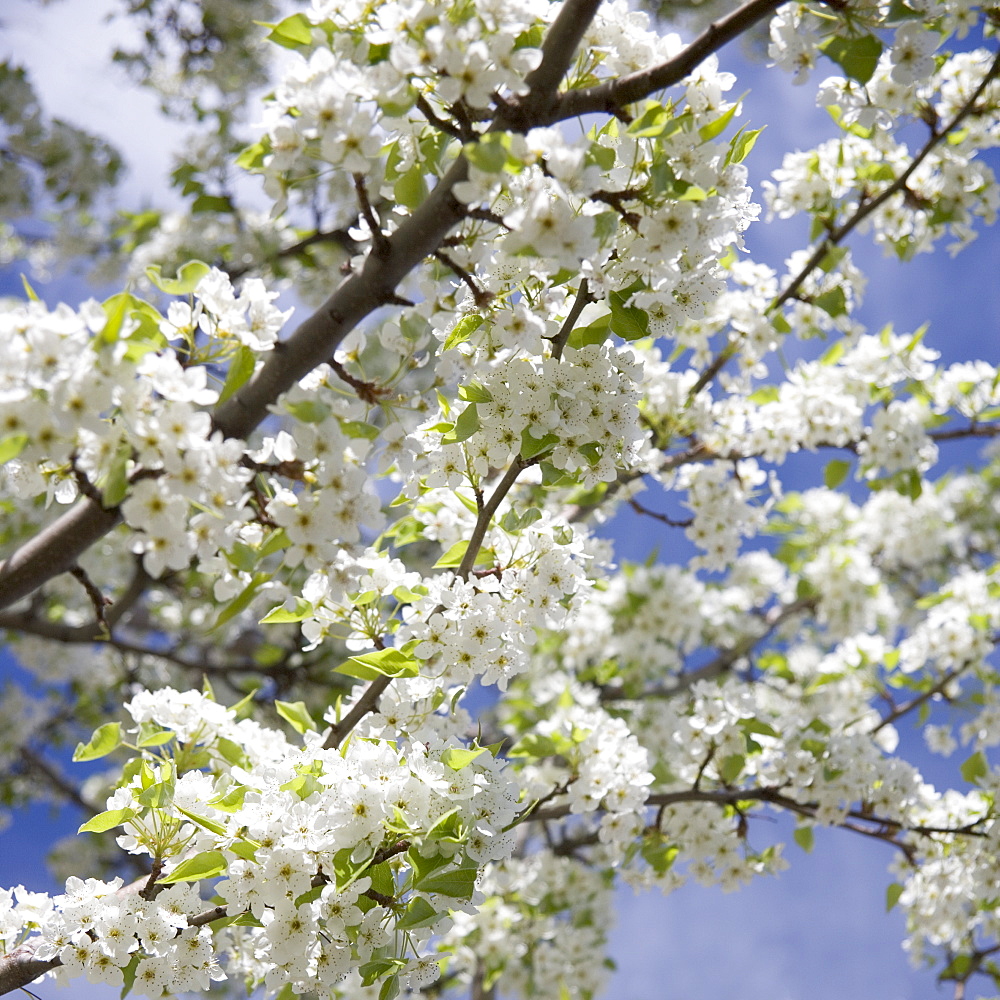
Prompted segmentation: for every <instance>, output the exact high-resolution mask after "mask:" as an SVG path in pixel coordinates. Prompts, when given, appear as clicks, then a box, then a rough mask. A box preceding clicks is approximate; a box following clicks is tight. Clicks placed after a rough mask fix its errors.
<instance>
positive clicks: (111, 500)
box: [100, 439, 132, 510]
mask: <svg viewBox="0 0 1000 1000" xmlns="http://www.w3.org/2000/svg"><path fill="white" fill-rule="evenodd" d="M131 460H132V446H131V445H130V444H129V442H128V441H126V440H124V439H123V440H121V441H119V442H118V447H117V448H116V449H115V454H114V458H112V459H111V466H110V468H109V469H108V472H107V475H106V476H105V477H104V478H103V480H102V481H101V483H100V487H101V503H102V504H104V506H105V507H106V508H107V509H108V510H110V509H111V508H113V507H117V506H118V505H119V504H120V503H121V502H122V500H124V499H125V496H126V494H127V493H128V487H129V481H128V464H129V462H130V461H131Z"/></svg>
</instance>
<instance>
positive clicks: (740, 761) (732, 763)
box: [719, 753, 746, 785]
mask: <svg viewBox="0 0 1000 1000" xmlns="http://www.w3.org/2000/svg"><path fill="white" fill-rule="evenodd" d="M745 763H746V757H745V756H744V755H743V754H741V753H731V754H729V755H728V756H727V757H725V758H724V759H723V761H722V766H721V767H720V768H719V777H720V778H722V780H723V781H724V782H725V783H726V784H727V785H731V784H732V783H733V782H734V781H736V779H737V778H738V777H739V776H740V775H741V774H742V773H743V765H744V764H745Z"/></svg>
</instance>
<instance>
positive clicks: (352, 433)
mask: <svg viewBox="0 0 1000 1000" xmlns="http://www.w3.org/2000/svg"><path fill="white" fill-rule="evenodd" d="M340 429H341V430H342V431H343V432H344V433H345V434H346V435H347V436H348V437H349V438H364V439H365V440H366V441H374V440H375V438H377V437H378V435H379V429H378V428H377V427H376V426H375V425H374V424H369V423H367V422H365V421H364V420H341V421H340Z"/></svg>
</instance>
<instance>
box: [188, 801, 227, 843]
mask: <svg viewBox="0 0 1000 1000" xmlns="http://www.w3.org/2000/svg"><path fill="white" fill-rule="evenodd" d="M175 805H176V803H175ZM177 811H178V812H179V813H181V814H183V815H184V816H187V818H188V819H189V820H191V822H192V823H194V824H196V825H197V826H200V827H203V828H204V829H206V830H208V831H210V832H211V833H214V834H215V835H216V836H218V837H224V836H225V835H226V828H225V827H224V826H223V825H222V824H221V823H219V822H217V821H216V820H214V819H209V817H208V816H202V815H200V814H199V813H193V812H188V810H187V809H182V808H181V807H180V806H177Z"/></svg>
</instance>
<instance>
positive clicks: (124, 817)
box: [76, 809, 135, 833]
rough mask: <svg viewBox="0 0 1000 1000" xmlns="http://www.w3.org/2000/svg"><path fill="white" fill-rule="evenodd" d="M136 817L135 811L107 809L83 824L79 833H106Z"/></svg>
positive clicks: (78, 830) (79, 828)
mask: <svg viewBox="0 0 1000 1000" xmlns="http://www.w3.org/2000/svg"><path fill="white" fill-rule="evenodd" d="M134 815H135V810H134V809H106V810H105V811H104V812H100V813H98V814H97V815H96V816H92V817H91V818H90V819H88V820H87V822H86V823H81V824H80V826H79V827H78V829H77V831H76V832H77V833H106V832H107V831H108V830H113V829H114V828H115V827H116V826H121V825H122V823H127V822H128V821H129V820H130V819H131V818H132V817H133V816H134Z"/></svg>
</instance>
